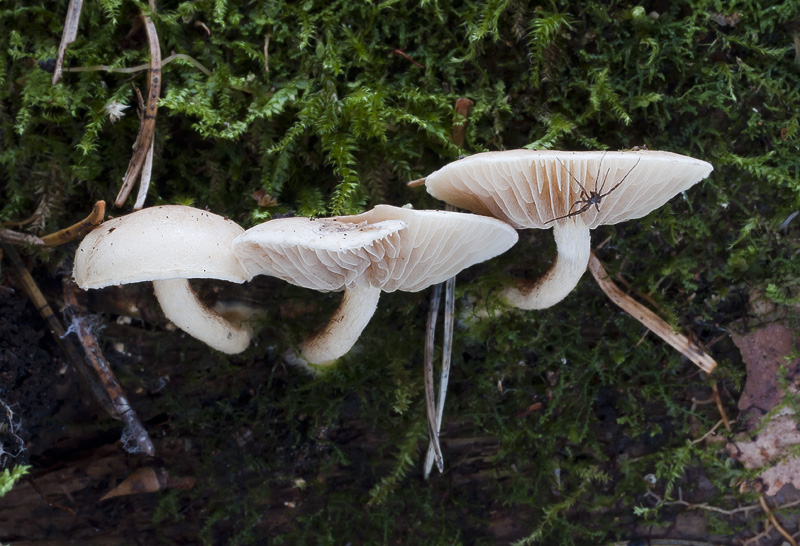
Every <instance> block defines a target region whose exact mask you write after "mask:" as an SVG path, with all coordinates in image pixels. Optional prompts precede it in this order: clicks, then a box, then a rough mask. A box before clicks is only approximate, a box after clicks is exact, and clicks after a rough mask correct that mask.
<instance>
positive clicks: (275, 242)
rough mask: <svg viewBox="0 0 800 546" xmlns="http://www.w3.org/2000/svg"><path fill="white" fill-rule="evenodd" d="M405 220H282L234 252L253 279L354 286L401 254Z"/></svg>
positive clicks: (251, 233) (326, 287)
mask: <svg viewBox="0 0 800 546" xmlns="http://www.w3.org/2000/svg"><path fill="white" fill-rule="evenodd" d="M405 228H406V224H405V222H403V221H402V220H395V219H390V220H386V221H381V222H375V223H369V222H367V221H359V222H353V221H351V220H350V218H349V217H342V218H278V219H275V220H270V221H268V222H264V223H263V224H260V225H257V226H255V227H252V228H250V229H248V230H247V231H246V232H245V233H244V234H243V235H240V236H239V237H237V238H236V239H235V240H234V242H233V251H234V253H235V254H236V256H237V257H238V258H239V261H240V262H241V264H242V266H243V267H244V269H245V270H246V271H247V272H248V274H249V275H250V276H251V277H253V276H255V275H269V276H271V277H277V278H279V279H282V280H284V281H286V282H289V283H292V284H295V285H297V286H302V287H303V288H311V289H312V290H318V291H321V292H329V291H337V290H341V289H343V288H344V287H345V286H349V285H352V284H354V283H360V284H364V281H363V280H361V276H362V275H364V273H365V271H366V270H367V268H368V267H369V266H370V265H371V264H372V263H374V262H376V261H380V260H384V259H387V255H388V257H389V258H388V259H391V258H392V257H394V256H395V255H396V254H397V249H396V247H397V244H398V243H397V237H396V233H397V232H398V231H400V230H403V229H405Z"/></svg>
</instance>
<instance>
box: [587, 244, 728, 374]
mask: <svg viewBox="0 0 800 546" xmlns="http://www.w3.org/2000/svg"><path fill="white" fill-rule="evenodd" d="M589 271H591V272H592V276H593V277H594V279H595V280H596V281H597V284H599V285H600V288H601V289H602V290H603V292H605V293H606V295H607V296H608V297H609V298H610V299H611V301H613V302H614V303H616V304H617V305H618V306H619V307H621V308H622V309H623V311H625V312H627V313H628V314H629V315H631V316H632V317H633V318H635V319H636V320H638V321H639V322H641V323H642V324H643V325H644V326H645V327H646V328H648V329H649V330H650V331H652V332H653V333H654V334H656V335H657V336H658V337H660V338H661V339H663V340H664V341H666V342H667V343H668V344H669V345H671V346H672V347H673V348H674V349H676V350H677V351H679V352H680V353H681V354H683V355H684V356H685V357H686V358H688V359H689V360H691V361H692V362H694V363H695V364H696V365H697V366H698V367H699V368H700V369H701V370H703V371H704V372H706V373H711V372H712V371H713V370H714V368H716V367H717V363H716V362H715V361H714V359H713V358H711V357H710V356H708V355H707V354H706V353H705V352H704V351H703V350H702V349H701V348H700V347H698V346H697V345H696V344H694V343H692V341H690V340H689V339H688V338H687V337H686V336H684V335H683V334H679V333H677V332H675V331H674V330H673V329H672V327H670V325H669V324H668V323H667V322H666V321H664V320H663V319H661V318H660V317H659V316H658V315H656V314H655V313H653V312H652V311H651V310H650V309H648V308H647V307H645V306H644V305H642V304H641V303H639V302H637V301H636V300H634V299H633V298H631V297H630V296H628V295H627V294H625V293H624V292H623V291H622V290H620V289H619V287H618V286H617V285H616V284H614V282H613V281H611V279H609V278H608V273H606V270H605V269H604V268H603V264H602V263H600V260H598V259H597V256H595V255H594V254H592V255H591V256H590V258H589Z"/></svg>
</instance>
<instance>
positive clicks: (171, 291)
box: [153, 279, 253, 354]
mask: <svg viewBox="0 0 800 546" xmlns="http://www.w3.org/2000/svg"><path fill="white" fill-rule="evenodd" d="M153 289H154V291H155V294H156V298H157V299H158V303H159V304H160V305H161V310H162V311H163V312H164V315H165V316H166V317H167V318H168V319H169V320H170V321H172V322H173V324H175V326H177V327H178V328H180V329H181V330H183V331H184V332H186V333H187V334H189V335H190V336H192V337H194V338H197V339H199V340H200V341H202V342H203V343H206V344H207V345H210V346H211V347H213V348H214V349H216V350H218V351H222V352H223V353H227V354H236V353H241V352H242V351H244V350H245V349H246V348H247V346H248V345H249V344H250V338H251V337H253V332H252V330H251V329H250V328H249V327H247V326H246V325H244V324H240V325H236V324H234V323H232V322H229V321H227V320H225V319H224V318H223V317H222V316H221V315H219V314H217V313H216V312H214V311H212V310H211V309H209V308H208V307H206V306H205V305H203V303H202V302H201V301H200V300H199V299H198V297H197V294H195V293H194V290H192V287H191V286H190V285H189V280H188V279H167V280H160V281H153Z"/></svg>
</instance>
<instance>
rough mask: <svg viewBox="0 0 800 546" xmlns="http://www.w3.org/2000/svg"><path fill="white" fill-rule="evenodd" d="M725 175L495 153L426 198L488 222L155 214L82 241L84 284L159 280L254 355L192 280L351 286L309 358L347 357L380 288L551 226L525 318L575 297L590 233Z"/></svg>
mask: <svg viewBox="0 0 800 546" xmlns="http://www.w3.org/2000/svg"><path fill="white" fill-rule="evenodd" d="M712 170H713V168H712V166H711V165H710V164H709V163H707V162H705V161H700V160H698V159H694V158H691V157H687V156H682V155H678V154H674V153H670V152H660V151H649V150H643V151H625V152H600V151H598V152H564V151H534V150H512V151H506V152H486V153H480V154H476V155H473V156H470V157H467V158H464V159H460V160H458V161H456V162H453V163H451V164H449V165H447V166H445V167H443V168H442V169H440V170H438V171H436V172H434V173H433V174H431V175H429V176H428V177H427V178H426V179H425V182H424V183H425V186H426V188H427V191H428V193H430V194H431V195H433V196H434V197H436V198H438V199H441V200H443V201H446V202H447V203H450V204H452V205H454V206H456V207H460V208H464V209H468V210H471V211H473V212H475V213H477V214H467V213H460V212H446V211H438V210H437V211H434V210H413V209H408V208H398V207H392V206H388V205H378V206H377V207H375V208H374V209H372V210H370V211H368V212H365V213H363V214H358V215H353V216H339V217H333V218H280V219H275V220H270V221H268V222H265V223H263V224H260V225H258V226H255V227H253V228H251V229H249V230H246V231H245V230H244V229H242V228H241V227H240V226H239V225H237V224H236V223H235V222H233V221H231V220H228V219H226V218H223V217H221V216H218V215H216V214H212V213H210V212H206V211H203V210H198V209H194V208H191V207H185V206H177V205H171V206H160V207H152V208H148V209H144V210H141V211H138V212H134V213H132V214H129V215H126V216H122V217H119V218H115V219H113V220H109V221H107V222H105V223H103V224H102V225H101V226H100V227H98V228H97V229H95V230H94V231H92V232H91V233H90V234H89V235H87V236H86V238H85V239H84V240H83V242H82V243H81V245H80V247H79V248H78V250H77V253H76V257H75V269H74V277H75V280H76V282H77V283H78V285H79V286H80V287H81V288H83V289H89V288H103V287H106V286H111V285H119V284H126V283H134V282H143V281H152V282H153V287H154V290H155V294H156V297H157V298H158V301H159V303H160V305H161V308H162V310H163V312H164V314H165V315H166V317H167V318H168V319H169V320H170V321H172V322H173V323H174V324H175V325H176V326H177V327H179V328H181V329H182V330H184V331H185V332H187V333H188V334H190V335H192V336H194V337H195V338H197V339H199V340H201V341H203V342H205V343H207V344H208V345H210V346H211V347H213V348H215V349H217V350H219V351H222V352H224V353H228V354H235V353H239V352H241V351H243V350H245V349H246V348H247V346H248V345H249V343H250V340H251V338H252V335H253V333H252V330H251V328H250V327H249V326H248V325H247V323H246V322H245V321H244V320H242V317H232V316H223V315H222V314H220V313H218V312H216V311H214V310H212V309H209V308H208V307H206V306H205V305H204V304H203V303H202V302H201V301H200V300H199V299H198V298H197V296H196V294H195V293H194V292H193V290H192V289H191V287H190V285H189V279H193V278H205V279H220V280H224V281H230V282H235V283H243V282H246V281H249V280H251V279H252V278H253V277H254V276H255V275H271V276H274V277H278V278H280V279H283V280H285V281H287V282H290V283H293V284H295V285H298V286H302V287H305V288H311V289H314V290H319V291H340V290H344V297H343V299H342V302H341V304H340V306H339V308H338V309H337V310H336V312H335V314H334V316H333V317H332V319H331V320H330V322H329V323H328V325H327V326H325V327H324V328H323V329H322V330H321V331H319V332H317V333H315V334H312V335H310V336H309V337H308V338H307V339H306V340H305V341H304V342H303V343H302V345H301V347H300V356H301V357H302V358H303V359H304V360H305V361H307V362H309V363H312V364H325V363H330V362H333V361H335V360H336V359H337V358H339V357H340V356H342V355H344V354H345V353H347V352H348V351H349V350H350V348H351V347H352V346H353V345H354V344H355V342H356V341H357V340H358V337H359V336H360V334H361V332H362V331H363V329H364V328H365V327H366V325H367V324H368V322H369V320H370V318H371V317H372V315H373V313H374V312H375V309H376V307H377V304H378V299H379V297H380V293H381V291H386V292H392V291H395V290H402V291H407V292H418V291H420V290H423V289H425V288H427V287H429V286H431V285H433V284H437V283H440V282H442V281H444V280H446V279H448V278H450V277H452V276H454V275H456V274H457V273H458V272H459V271H461V270H462V269H465V268H467V267H470V266H471V265H474V264H477V263H480V262H483V261H485V260H488V259H491V258H493V257H495V256H497V255H499V254H501V253H503V252H505V251H506V250H508V249H509V248H511V246H513V245H514V243H516V241H517V239H518V235H517V232H516V230H517V229H523V228H538V229H546V228H550V227H552V228H553V232H554V236H555V240H556V244H557V247H558V256H557V258H556V260H555V262H554V263H553V265H552V267H551V268H550V269H549V270H548V271H547V273H545V275H544V276H543V277H542V278H540V279H538V280H536V281H518V282H517V285H516V286H513V287H509V288H507V289H506V290H505V291H504V292H503V293H502V294H501V299H502V300H503V301H505V302H506V303H508V304H509V305H512V306H516V307H520V308H522V309H543V308H546V307H550V306H552V305H554V304H556V303H558V302H559V301H561V300H562V299H563V298H564V297H566V296H567V294H569V292H571V291H572V289H573V288H574V287H575V285H576V284H577V283H578V281H579V280H580V278H581V276H582V275H583V273H584V272H585V271H586V267H587V264H588V261H589V256H590V237H589V231H590V230H591V229H593V228H594V227H597V226H599V225H602V224H616V223H619V222H622V221H625V220H629V219H633V218H640V217H642V216H644V215H646V214H647V213H649V212H650V211H651V210H653V209H655V208H657V207H660V206H661V205H663V204H664V203H666V202H667V201H668V200H669V199H670V198H671V197H673V196H674V195H676V194H677V193H679V192H682V191H684V190H686V189H688V188H690V187H691V186H692V185H694V184H696V183H697V182H699V181H700V180H702V179H703V178H705V177H707V176H708V175H709V174H710V173H711V171H712Z"/></svg>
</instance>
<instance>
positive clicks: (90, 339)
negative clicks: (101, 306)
mask: <svg viewBox="0 0 800 546" xmlns="http://www.w3.org/2000/svg"><path fill="white" fill-rule="evenodd" d="M64 303H65V304H66V305H67V308H68V309H70V311H71V312H72V325H71V326H70V331H73V332H75V334H76V335H77V336H78V339H79V340H80V342H81V345H82V346H83V350H84V352H85V353H86V358H87V359H88V360H89V362H90V363H91V364H92V367H93V368H94V370H95V371H96V372H97V375H98V377H99V378H100V381H101V382H102V383H103V386H104V387H105V388H106V391H107V392H108V397H109V398H110V399H111V402H112V404H113V405H114V412H113V413H112V417H114V418H115V419H119V420H120V421H122V422H123V423H124V424H125V429H126V431H127V432H128V436H129V438H130V439H131V440H132V441H133V442H134V444H135V445H136V449H135V451H133V452H134V453H135V452H142V453H145V454H147V455H150V456H151V457H152V456H153V455H155V448H154V447H153V442H152V441H151V440H150V436H148V434H147V430H145V428H144V426H143V425H142V422H141V421H139V418H138V417H137V416H136V412H135V411H134V410H133V408H132V407H131V405H130V404H129V403H128V399H127V397H126V396H125V393H124V392H123V391H122V387H121V386H120V384H119V382H118V381H117V378H116V377H115V376H114V372H113V371H112V370H111V366H109V364H108V361H107V360H106V358H105V356H104V355H103V351H102V350H101V349H100V346H99V345H98V344H97V340H96V339H95V337H94V335H93V334H92V332H91V331H90V330H89V324H88V321H87V320H86V318H85V317H83V316H81V314H80V308H79V307H78V300H77V298H76V297H75V289H74V285H73V283H72V281H70V280H66V281H65V282H64Z"/></svg>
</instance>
